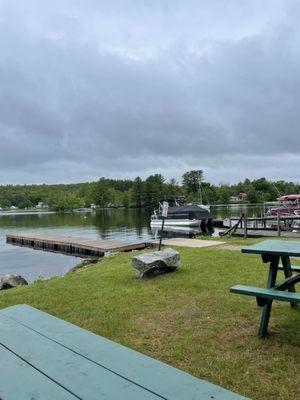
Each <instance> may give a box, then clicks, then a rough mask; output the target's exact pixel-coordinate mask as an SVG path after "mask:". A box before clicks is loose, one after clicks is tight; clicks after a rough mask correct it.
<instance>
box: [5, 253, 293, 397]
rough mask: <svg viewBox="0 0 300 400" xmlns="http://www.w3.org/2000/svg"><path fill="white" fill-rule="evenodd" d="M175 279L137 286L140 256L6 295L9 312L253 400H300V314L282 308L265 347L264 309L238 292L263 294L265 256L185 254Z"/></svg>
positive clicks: (128, 256)
mask: <svg viewBox="0 0 300 400" xmlns="http://www.w3.org/2000/svg"><path fill="white" fill-rule="evenodd" d="M180 253H181V256H182V266H181V267H180V269H179V270H178V271H177V272H176V273H173V274H168V275H163V276H159V277H156V278H155V279H151V280H146V281H138V280H137V279H135V277H134V271H133V268H132V267H131V257H132V253H127V254H118V255H113V256H111V257H108V258H105V259H104V260H103V261H102V262H101V263H99V264H96V265H94V266H92V267H90V268H88V269H85V270H81V271H80V272H77V273H69V274H68V275H67V276H66V277H64V278H53V279H52V280H50V281H44V282H43V281H41V282H36V283H34V284H32V285H30V286H28V287H19V288H16V289H11V290H9V291H3V292H1V293H0V307H1V308H2V307H5V306H9V305H12V304H19V303H27V304H30V305H32V306H34V307H37V308H39V309H41V310H44V311H46V312H49V313H51V314H53V315H56V316H58V317H60V318H63V319H65V320H68V321H70V322H73V323H74V324H76V325H80V326H82V327H84V328H86V329H89V330H91V331H93V332H95V333H98V334H101V335H103V336H105V337H108V338H111V339H112V340H115V341H117V342H120V343H122V344H125V345H126V346H129V347H132V348H134V349H136V350H138V351H141V352H143V353H145V354H148V355H151V356H153V357H155V358H158V359H160V360H162V361H164V362H167V363H169V364H172V365H173V366H175V367H178V368H181V369H183V370H185V371H187V372H190V373H191V374H193V375H196V376H198V377H201V378H203V379H207V380H209V381H211V382H214V383H216V384H219V385H221V386H223V387H226V388H228V389H230V390H233V391H237V392H239V393H240V394H244V395H246V396H249V397H250V398H253V399H261V400H263V399H264V400H265V399H276V400H277V399H285V400H286V399H296V398H300V391H299V385H298V387H297V383H296V382H299V367H300V360H299V350H300V318H299V316H300V313H299V311H295V310H291V309H290V308H289V305H288V304H286V303H275V304H274V307H273V313H272V317H271V322H270V332H271V335H270V336H269V337H268V338H267V339H266V340H259V339H258V338H257V336H256V330H257V326H258V321H259V318H260V309H259V308H258V307H256V303H255V299H253V298H248V297H247V298H246V297H243V296H237V295H233V294H230V293H229V291H228V289H229V288H230V286H232V285H233V284H236V283H243V284H254V285H261V286H264V285H265V282H266V274H267V268H266V266H263V265H262V264H261V262H260V259H259V258H258V257H256V256H251V255H242V254H240V252H238V251H230V250H220V249H180Z"/></svg>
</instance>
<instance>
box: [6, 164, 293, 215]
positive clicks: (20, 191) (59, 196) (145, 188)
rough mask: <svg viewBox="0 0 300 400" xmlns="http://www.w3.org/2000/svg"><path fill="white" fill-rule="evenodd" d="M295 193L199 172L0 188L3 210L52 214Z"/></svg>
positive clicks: (287, 186)
mask: <svg viewBox="0 0 300 400" xmlns="http://www.w3.org/2000/svg"><path fill="white" fill-rule="evenodd" d="M289 193H300V185H299V184H298V183H294V182H286V181H283V180H279V181H270V180H267V179H266V178H264V177H263V178H260V179H255V180H250V179H248V178H247V179H245V180H244V181H243V182H238V183H236V184H226V183H223V184H219V185H214V184H211V183H210V182H207V181H206V180H205V179H204V176H203V171H202V170H192V171H187V172H185V173H184V174H183V175H182V179H181V181H180V182H178V181H177V180H176V179H171V180H169V181H167V180H166V179H165V178H164V177H163V176H162V175H161V174H153V175H150V176H148V177H147V178H146V179H142V178H140V177H136V178H135V179H107V178H104V177H102V178H100V179H99V180H98V181H97V182H86V183H76V184H56V185H46V184H43V185H2V186H0V206H1V208H2V209H9V208H11V207H17V208H20V209H26V208H33V207H36V206H38V205H39V206H40V207H44V206H48V207H49V208H51V209H53V210H57V211H58V210H72V209H74V208H80V207H90V206H91V204H94V205H95V206H98V207H149V206H150V207H155V206H156V205H157V203H158V202H159V201H163V200H167V201H169V202H174V201H175V200H177V202H179V203H184V202H203V203H204V204H228V203H230V202H232V201H236V202H248V203H259V202H266V201H275V200H276V198H277V197H278V196H280V195H283V194H289Z"/></svg>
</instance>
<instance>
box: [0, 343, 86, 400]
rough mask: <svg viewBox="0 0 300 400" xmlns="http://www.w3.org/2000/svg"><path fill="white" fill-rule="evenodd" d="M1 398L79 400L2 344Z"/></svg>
mask: <svg viewBox="0 0 300 400" xmlns="http://www.w3.org/2000/svg"><path fill="white" fill-rule="evenodd" d="M0 360H1V362H0V398H1V399H5V400H20V399H22V400H32V399H43V400H54V399H55V400H77V399H78V397H75V396H74V395H72V394H71V393H69V392H67V391H66V390H65V389H63V388H62V387H61V386H58V385H57V384H56V383H55V382H53V381H51V380H50V379H49V378H47V377H46V376H45V375H43V374H41V373H40V372H39V371H37V370H36V369H35V368H33V367H32V366H31V365H29V364H27V363H26V362H25V361H23V360H21V359H20V358H19V357H17V356H16V355H15V354H13V353H12V352H10V351H9V350H7V349H6V348H5V347H3V346H2V345H0Z"/></svg>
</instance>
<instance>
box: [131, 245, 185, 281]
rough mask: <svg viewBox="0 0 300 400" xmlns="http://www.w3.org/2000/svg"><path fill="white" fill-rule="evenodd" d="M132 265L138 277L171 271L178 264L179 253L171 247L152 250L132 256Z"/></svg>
mask: <svg viewBox="0 0 300 400" xmlns="http://www.w3.org/2000/svg"><path fill="white" fill-rule="evenodd" d="M132 265H133V267H134V268H135V269H136V276H137V277H138V278H145V277H149V276H151V275H153V274H154V273H155V272H159V273H164V272H172V271H175V270H176V269H177V267H179V265H180V254H179V253H178V251H176V250H173V249H165V250H162V251H154V252H152V253H144V254H140V255H138V256H135V257H132Z"/></svg>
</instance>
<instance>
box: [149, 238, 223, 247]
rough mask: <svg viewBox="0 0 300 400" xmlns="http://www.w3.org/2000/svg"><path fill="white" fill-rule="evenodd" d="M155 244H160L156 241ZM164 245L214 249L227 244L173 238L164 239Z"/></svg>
mask: <svg viewBox="0 0 300 400" xmlns="http://www.w3.org/2000/svg"><path fill="white" fill-rule="evenodd" d="M154 243H157V244H158V243H159V241H158V240H155V241H154ZM162 243H163V245H165V246H180V247H197V248H200V247H213V246H220V245H223V244H226V242H219V241H215V240H201V239H184V238H171V239H163V242H162Z"/></svg>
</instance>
